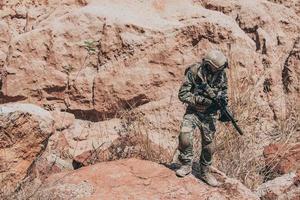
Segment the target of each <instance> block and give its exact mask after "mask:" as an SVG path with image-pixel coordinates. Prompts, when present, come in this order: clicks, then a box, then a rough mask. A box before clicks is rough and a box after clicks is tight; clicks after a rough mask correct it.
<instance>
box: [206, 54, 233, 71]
mask: <svg viewBox="0 0 300 200" xmlns="http://www.w3.org/2000/svg"><path fill="white" fill-rule="evenodd" d="M203 62H204V63H206V64H209V65H210V66H211V68H212V70H214V71H215V70H221V69H224V68H225V67H226V66H227V58H226V56H225V55H224V54H223V53H222V52H221V51H219V50H211V51H209V52H208V53H207V54H206V55H205V56H204V58H203Z"/></svg>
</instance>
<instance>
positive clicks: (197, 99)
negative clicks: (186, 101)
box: [195, 95, 212, 106]
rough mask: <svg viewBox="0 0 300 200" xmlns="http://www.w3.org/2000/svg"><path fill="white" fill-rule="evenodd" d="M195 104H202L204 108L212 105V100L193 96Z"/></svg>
mask: <svg viewBox="0 0 300 200" xmlns="http://www.w3.org/2000/svg"><path fill="white" fill-rule="evenodd" d="M195 102H196V104H203V105H205V106H209V105H211V104H212V100H210V99H208V98H205V97H203V96H201V95H195Z"/></svg>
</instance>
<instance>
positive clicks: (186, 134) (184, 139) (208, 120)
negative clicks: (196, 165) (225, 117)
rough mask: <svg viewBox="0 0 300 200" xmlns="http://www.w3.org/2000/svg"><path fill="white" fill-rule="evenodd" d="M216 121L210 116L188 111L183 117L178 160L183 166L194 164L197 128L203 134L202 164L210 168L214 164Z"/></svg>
mask: <svg viewBox="0 0 300 200" xmlns="http://www.w3.org/2000/svg"><path fill="white" fill-rule="evenodd" d="M215 122H216V119H215V118H214V117H212V116H211V115H209V114H207V115H206V114H202V113H196V112H193V111H187V112H186V113H185V115H184V117H183V121H182V123H181V127H180V134H179V146H178V149H179V151H180V154H179V157H178V159H179V160H180V161H181V162H182V163H183V164H192V160H193V137H194V130H195V128H196V127H198V128H199V129H200V132H201V144H202V145H201V146H202V149H201V156H200V164H202V165H205V166H208V165H211V163H212V157H213V154H214V151H215V147H214V142H213V140H214V135H215V132H216V129H215Z"/></svg>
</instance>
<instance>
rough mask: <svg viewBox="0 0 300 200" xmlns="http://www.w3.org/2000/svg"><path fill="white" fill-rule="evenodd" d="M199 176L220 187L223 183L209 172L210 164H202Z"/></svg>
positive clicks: (209, 183)
mask: <svg viewBox="0 0 300 200" xmlns="http://www.w3.org/2000/svg"><path fill="white" fill-rule="evenodd" d="M199 178H200V179H201V180H202V181H204V182H205V183H207V184H208V185H210V186H212V187H218V186H220V185H221V183H220V182H219V181H218V180H217V179H216V178H215V177H214V176H213V175H212V174H211V173H210V172H209V166H204V165H201V172H200V176H199Z"/></svg>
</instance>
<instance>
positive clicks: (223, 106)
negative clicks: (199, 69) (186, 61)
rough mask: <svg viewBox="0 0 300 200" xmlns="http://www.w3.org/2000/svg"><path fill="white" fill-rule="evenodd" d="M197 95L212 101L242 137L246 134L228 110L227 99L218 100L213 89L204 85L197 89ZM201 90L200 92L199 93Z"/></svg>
mask: <svg viewBox="0 0 300 200" xmlns="http://www.w3.org/2000/svg"><path fill="white" fill-rule="evenodd" d="M197 90H198V91H197V93H200V95H201V96H203V97H205V98H207V99H210V100H211V101H212V102H213V103H214V104H215V105H216V106H217V107H218V108H219V109H220V111H221V115H223V117H224V118H226V119H227V121H231V123H232V125H233V126H234V128H235V129H236V130H237V132H239V134H240V135H243V134H244V132H243V131H242V129H241V128H240V127H239V126H238V124H237V123H236V122H237V120H235V119H234V117H233V115H232V113H231V112H230V111H229V110H228V106H227V100H226V99H225V97H222V98H216V95H215V93H214V91H213V89H212V88H210V87H209V86H208V85H207V84H204V85H202V87H200V88H197ZM199 90H200V91H199Z"/></svg>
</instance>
